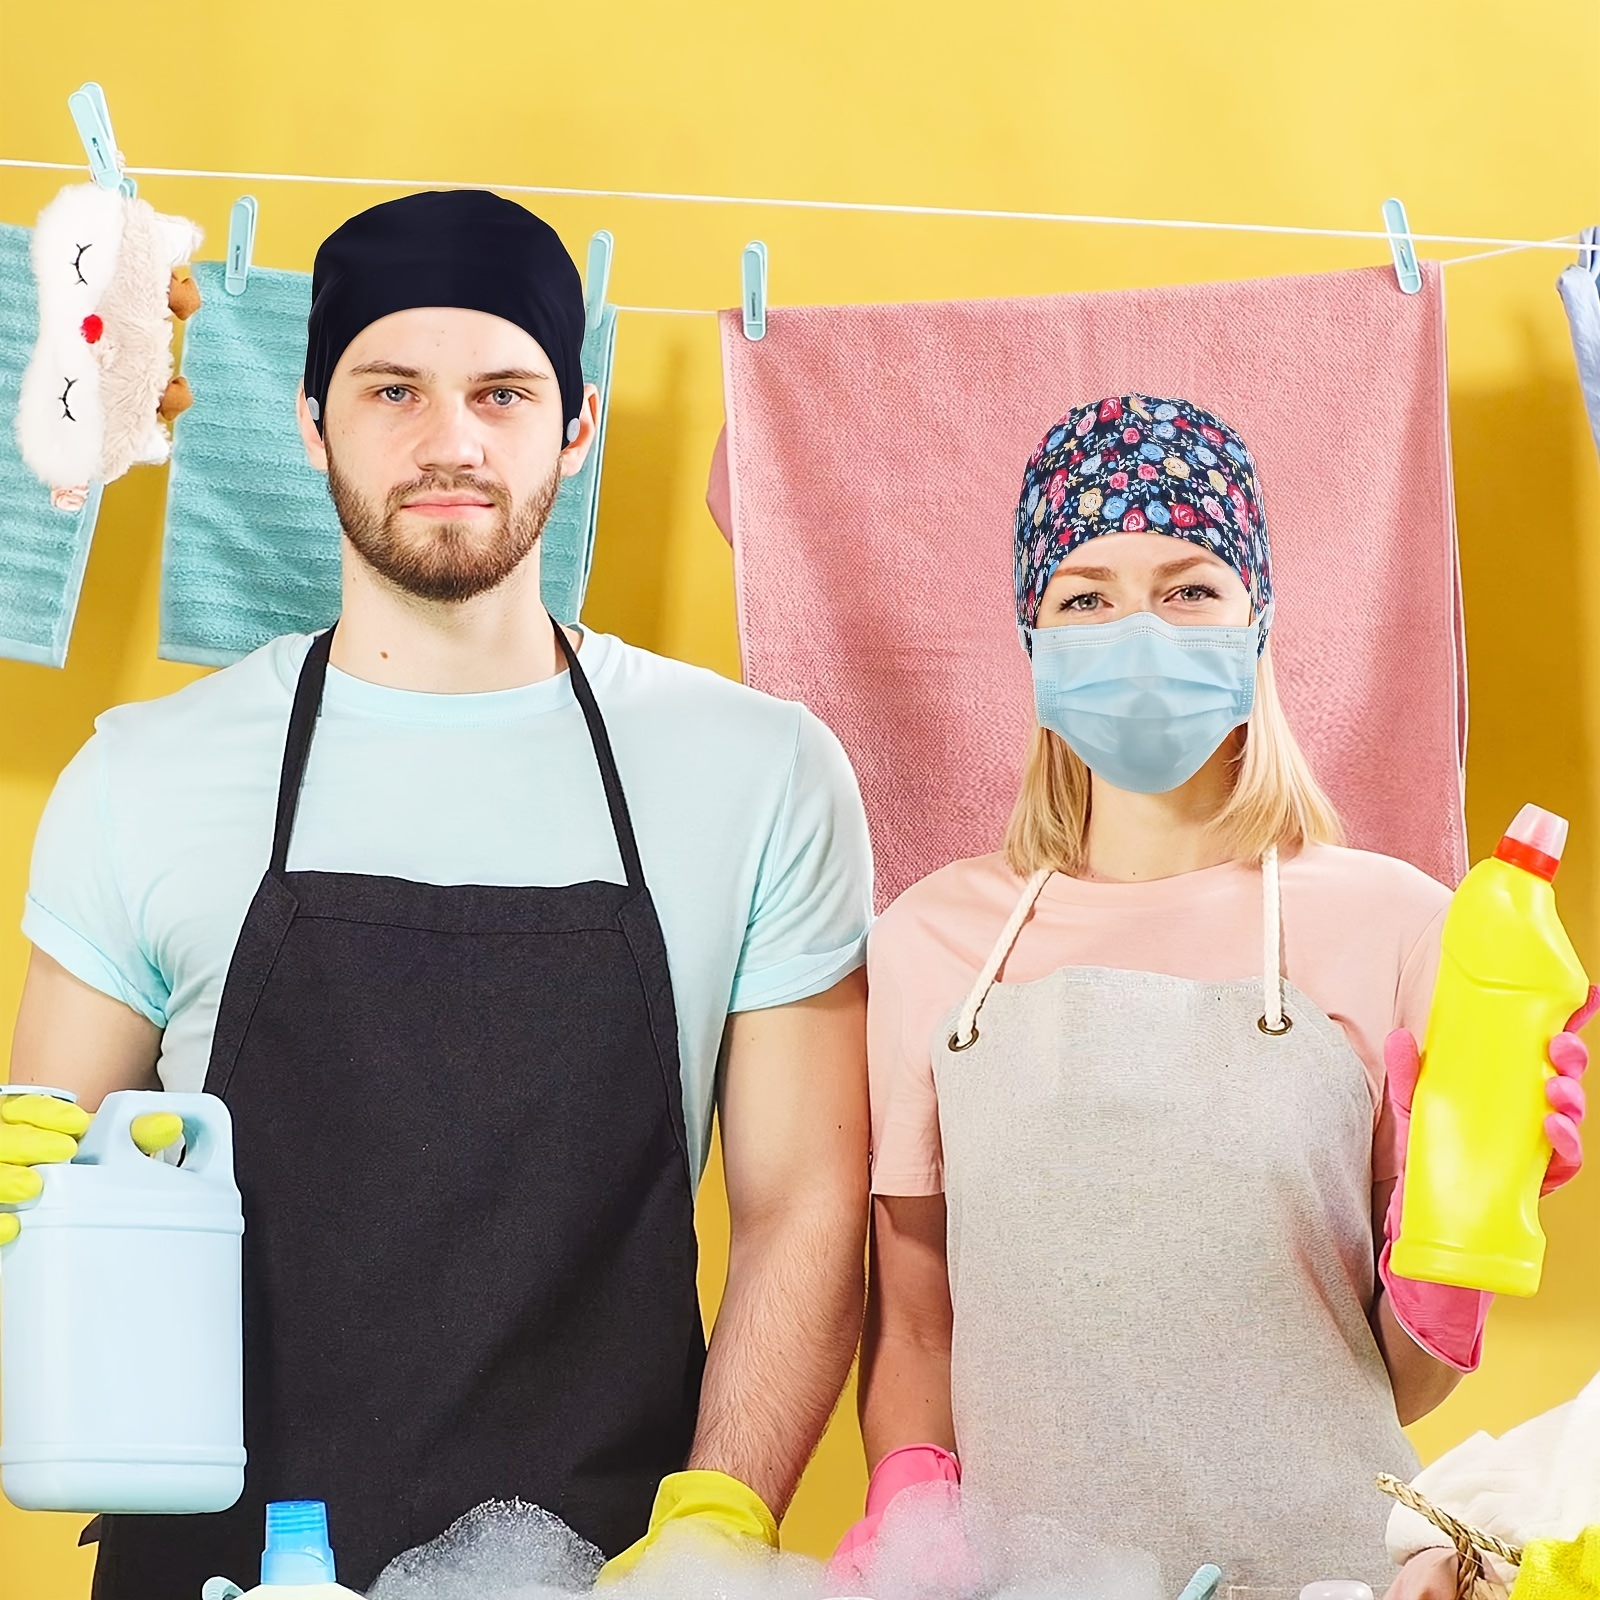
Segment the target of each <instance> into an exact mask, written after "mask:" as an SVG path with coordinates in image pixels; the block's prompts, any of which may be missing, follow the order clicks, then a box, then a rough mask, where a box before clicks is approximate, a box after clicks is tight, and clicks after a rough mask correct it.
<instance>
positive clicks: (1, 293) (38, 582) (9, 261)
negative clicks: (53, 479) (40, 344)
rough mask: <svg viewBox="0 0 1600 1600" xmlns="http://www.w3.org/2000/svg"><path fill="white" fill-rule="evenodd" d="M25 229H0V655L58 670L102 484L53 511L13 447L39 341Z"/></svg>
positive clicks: (2, 226)
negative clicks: (79, 501) (73, 504)
mask: <svg viewBox="0 0 1600 1600" xmlns="http://www.w3.org/2000/svg"><path fill="white" fill-rule="evenodd" d="M30 237H31V230H30V229H28V228H19V227H16V226H14V225H13V224H11V223H0V506H3V507H4V508H5V509H4V511H3V512H0V656H6V657H9V658H10V659H11V660H13V661H37V662H39V663H41V664H42V665H44V666H47V667H59V666H62V665H64V664H65V662H66V659H67V638H68V636H69V635H70V634H71V632H72V619H73V617H74V616H75V615H76V613H77V610H78V593H79V591H80V590H81V589H82V587H83V569H84V567H85V566H86V565H87V563H88V560H89V540H90V539H91V538H92V537H93V535H94V523H95V517H96V516H97V515H98V514H99V511H100V485H99V484H97V483H95V484H91V485H90V486H89V498H88V500H87V501H86V502H85V503H84V507H83V509H82V510H81V511H76V512H71V511H57V510H56V509H55V507H53V506H52V505H51V504H50V491H49V489H48V488H46V486H45V485H44V484H42V483H41V482H40V481H39V480H38V479H37V478H36V477H34V475H33V474H32V473H31V472H30V471H29V470H28V468H27V467H26V466H25V465H24V464H23V460H22V453H21V451H19V450H18V448H17V429H16V423H17V395H18V393H19V392H20V390H21V388H22V373H23V370H24V368H26V366H27V365H28V358H29V357H30V356H31V355H32V354H33V345H34V341H35V339H37V338H38V336H39V308H38V302H37V299H36V296H35V293H34V285H33V266H32V263H31V262H30V261H29V259H28V243H29V239H30Z"/></svg>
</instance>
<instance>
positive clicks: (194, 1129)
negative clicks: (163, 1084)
mask: <svg viewBox="0 0 1600 1600" xmlns="http://www.w3.org/2000/svg"><path fill="white" fill-rule="evenodd" d="M152 1111H160V1112H167V1113H169V1114H171V1115H174V1116H178V1117H181V1118H182V1119H183V1138H184V1144H185V1151H184V1158H183V1170H184V1171H185V1172H186V1173H188V1174H190V1175H192V1176H193V1177H195V1178H197V1179H200V1180H206V1179H213V1180H215V1181H217V1182H220V1183H222V1184H224V1185H226V1186H229V1187H231V1186H232V1184H233V1118H232V1117H230V1116H229V1115H228V1108H227V1106H226V1105H224V1104H223V1102H222V1101H221V1100H220V1099H218V1097H217V1096H216V1095H214V1094H170V1093H168V1092H167V1091H166V1090H164V1089H119V1090H117V1091H116V1092H115V1093H114V1094H108V1095H107V1096H106V1097H105V1099H104V1100H102V1101H101V1102H100V1109H99V1110H98V1111H97V1112H96V1113H95V1117H94V1121H93V1122H91V1123H90V1124H89V1131H88V1132H87V1133H86V1134H84V1136H83V1142H82V1143H81V1144H80V1145H79V1146H78V1154H77V1156H76V1157H75V1158H74V1159H75V1161H77V1162H78V1163H80V1164H82V1165H85V1166H109V1165H113V1164H116V1163H119V1162H131V1161H148V1160H150V1157H149V1156H147V1155H145V1154H144V1152H143V1151H141V1150H140V1149H139V1147H138V1146H137V1145H136V1144H135V1143H134V1142H133V1124H134V1120H135V1119H136V1118H138V1117H142V1116H145V1115H146V1114H147V1113H149V1112H152Z"/></svg>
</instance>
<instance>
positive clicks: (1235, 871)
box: [1041, 847, 1310, 905]
mask: <svg viewBox="0 0 1600 1600" xmlns="http://www.w3.org/2000/svg"><path fill="white" fill-rule="evenodd" d="M1308 848H1310V847H1308ZM1285 865H1287V863H1285ZM1245 876H1248V877H1250V878H1251V879H1253V880H1254V881H1255V882H1256V883H1257V884H1259V883H1260V881H1261V871H1260V868H1258V867H1257V866H1256V865H1255V864H1254V863H1246V862H1243V861H1221V862H1218V863H1217V864H1216V865H1215V866H1211V867H1197V868H1195V870H1194V871H1193V872H1178V873H1174V874H1172V876H1170V877H1166V878H1140V879H1134V880H1132V881H1128V882H1122V883H1111V882H1106V881H1103V880H1100V879H1096V878H1071V877H1068V876H1066V875H1065V874H1064V873H1060V872H1058V873H1056V874H1055V875H1054V876H1053V877H1051V878H1050V879H1049V881H1048V882H1046V884H1045V886H1044V890H1043V893H1042V896H1041V897H1042V898H1043V899H1046V900H1057V901H1071V902H1076V903H1078V904H1080V905H1081V904H1084V903H1099V904H1104V903H1105V902H1106V901H1108V900H1124V901H1126V900H1143V901H1147V902H1148V901H1178V900H1186V899H1188V898H1190V897H1191V896H1192V895H1195V894H1204V893H1205V892H1206V891H1208V890H1211V889H1216V888H1220V887H1223V886H1225V885H1226V884H1228V883H1230V882H1231V881H1235V880H1237V879H1239V878H1242V877H1245Z"/></svg>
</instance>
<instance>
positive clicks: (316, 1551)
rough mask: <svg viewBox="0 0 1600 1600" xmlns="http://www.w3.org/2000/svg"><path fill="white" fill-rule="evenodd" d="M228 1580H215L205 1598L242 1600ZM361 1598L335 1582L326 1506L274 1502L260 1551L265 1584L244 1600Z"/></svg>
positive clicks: (208, 1587) (288, 1501) (313, 1502)
mask: <svg viewBox="0 0 1600 1600" xmlns="http://www.w3.org/2000/svg"><path fill="white" fill-rule="evenodd" d="M240 1593H241V1591H240V1589H239V1586H238V1585H237V1584H234V1583H230V1582H229V1581H228V1580H227V1579H226V1578H211V1579H209V1580H208V1581H207V1583H206V1586H205V1588H204V1589H203V1590H202V1591H201V1600H239V1596H240ZM258 1596H259V1600H340V1597H341V1596H349V1600H361V1596H360V1595H358V1594H357V1593H356V1592H355V1590H354V1589H345V1588H342V1587H341V1586H340V1585H339V1584H338V1583H336V1582H335V1581H334V1563H333V1550H332V1548H331V1547H330V1546H329V1544H328V1508H327V1507H326V1506H325V1505H324V1504H323V1503H322V1501H320V1500H274V1501H273V1502H272V1503H271V1504H269V1505H268V1507H267V1546H266V1549H264V1550H263V1551H262V1552H261V1586H260V1587H259V1588H256V1589H251V1590H249V1591H248V1593H247V1594H245V1596H244V1600H256V1597H258Z"/></svg>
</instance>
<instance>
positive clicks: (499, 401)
mask: <svg viewBox="0 0 1600 1600" xmlns="http://www.w3.org/2000/svg"><path fill="white" fill-rule="evenodd" d="M520 398H521V396H520V395H519V394H518V393H517V391H516V390H515V389H491V390H490V391H489V400H490V403H491V404H493V405H495V406H497V407H498V408H499V409H500V410H502V411H503V410H505V409H506V408H507V407H508V406H510V405H511V404H512V403H513V402H514V401H516V400H519V399H520Z"/></svg>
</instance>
